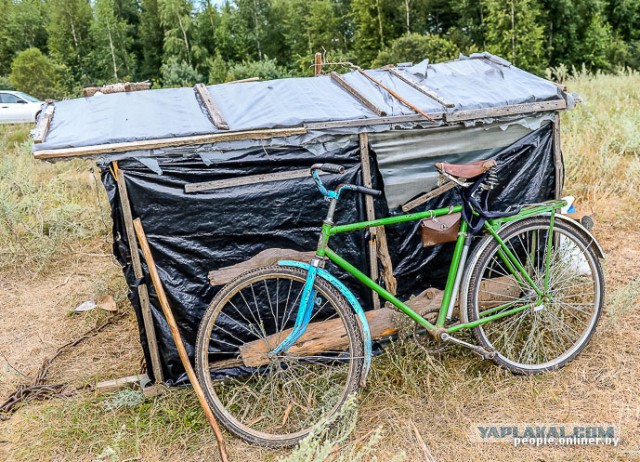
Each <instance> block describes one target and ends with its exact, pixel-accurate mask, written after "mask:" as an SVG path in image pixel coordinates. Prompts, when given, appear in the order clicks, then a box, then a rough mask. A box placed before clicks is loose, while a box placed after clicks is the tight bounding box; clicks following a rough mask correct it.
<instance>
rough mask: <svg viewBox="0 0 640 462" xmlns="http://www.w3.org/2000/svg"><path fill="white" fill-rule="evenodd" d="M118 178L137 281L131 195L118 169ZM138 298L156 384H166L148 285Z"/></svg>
mask: <svg viewBox="0 0 640 462" xmlns="http://www.w3.org/2000/svg"><path fill="white" fill-rule="evenodd" d="M117 172H118V174H117V175H118V177H117V178H116V180H117V183H118V193H119V194H120V204H121V205H122V216H123V218H124V227H125V231H126V233H127V241H129V252H130V253H131V266H133V272H134V274H135V276H136V279H140V278H141V277H142V276H143V273H142V264H141V263H140V255H139V254H138V243H137V241H136V233H135V231H134V229H133V217H132V215H131V203H130V202H129V193H128V192H127V185H126V184H125V182H124V172H123V171H122V170H120V169H117ZM138 298H139V299H140V311H142V321H143V324H144V330H145V332H146V334H147V345H148V346H149V355H150V356H151V370H152V371H153V376H154V378H155V381H156V383H162V382H164V374H163V373H162V364H161V362H160V353H159V352H158V340H157V339H156V331H155V328H154V326H153V315H152V314H151V306H150V303H149V291H148V289H147V285H146V284H145V283H142V284H140V285H139V286H138Z"/></svg>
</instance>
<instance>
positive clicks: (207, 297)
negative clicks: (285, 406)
mask: <svg viewBox="0 0 640 462" xmlns="http://www.w3.org/2000/svg"><path fill="white" fill-rule="evenodd" d="M373 156H374V157H375V154H374V155H373ZM494 158H495V159H496V160H497V161H498V165H499V172H498V178H499V180H500V184H499V186H498V187H497V188H496V189H495V190H494V191H493V193H492V200H491V201H490V203H491V204H492V209H494V210H500V209H504V208H506V207H507V206H509V205H513V204H522V203H532V202H539V201H542V200H546V199H549V198H552V197H553V194H554V188H555V180H556V179H555V169H554V156H553V143H552V124H548V125H546V126H544V127H542V128H540V129H538V130H536V131H534V132H532V133H531V134H529V135H527V136H526V137H524V138H522V139H521V140H519V141H518V142H516V143H514V144H513V145H511V146H509V147H508V148H506V149H504V150H503V151H502V152H500V153H499V154H498V155H497V156H494ZM158 160H159V164H160V167H161V169H162V171H163V174H162V175H157V174H155V173H153V172H152V171H151V170H149V169H148V168H146V167H144V166H143V165H142V164H141V163H139V162H137V161H135V160H126V161H120V162H119V168H120V169H121V170H123V171H124V172H125V178H126V186H127V189H128V192H129V198H130V202H131V207H132V213H133V216H134V217H140V219H141V220H142V224H143V227H144V229H145V232H146V234H147V237H148V240H149V244H150V246H151V250H152V252H153V255H154V258H155V260H156V265H157V267H158V272H159V274H160V277H161V279H162V281H163V283H164V285H165V289H166V292H167V295H168V297H169V302H170V304H171V307H172V309H173V312H174V315H175V318H176V321H177V323H178V326H179V328H180V332H181V334H182V336H183V339H184V341H185V344H186V348H187V352H188V353H189V355H190V357H191V358H193V354H194V345H195V341H196V335H197V331H198V325H199V322H200V319H201V317H202V315H203V313H204V311H205V309H206V307H207V305H208V303H209V302H210V301H211V299H212V298H213V296H214V295H215V293H216V291H217V290H219V287H212V286H211V285H210V284H209V280H208V277H207V276H208V273H209V271H210V270H212V269H217V268H222V267H226V266H230V265H233V264H236V263H240V262H242V261H245V260H247V259H249V258H251V257H253V256H254V255H256V254H257V253H259V252H261V251H262V250H265V249H268V248H274V247H278V248H291V249H295V250H301V251H309V250H313V249H314V248H315V246H316V244H317V239H318V236H319V232H320V226H321V223H322V220H323V219H324V216H325V214H326V210H327V204H326V202H323V199H322V196H321V195H320V193H319V192H318V190H317V188H316V187H315V185H314V183H313V181H312V180H311V178H301V179H295V180H287V181H279V182H268V183H258V184H253V185H247V186H240V187H234V188H228V189H221V190H215V191H210V192H203V193H197V194H186V193H185V192H184V185H185V184H187V183H197V182H203V181H212V180H220V179H228V178H234V177H239V176H246V175H255V174H261V173H270V172H279V171H288V170H295V169H300V168H308V167H309V166H311V165H312V164H313V163H316V162H332V163H337V164H341V165H344V166H346V167H348V169H347V171H346V173H345V174H344V175H327V176H323V177H322V178H323V180H324V181H325V182H326V183H328V185H329V186H332V187H335V185H337V184H338V183H343V182H349V183H355V184H361V182H360V178H361V171H360V164H359V150H358V146H357V144H353V145H351V146H349V147H348V148H346V149H343V150H339V151H334V152H327V153H325V154H323V155H322V156H316V155H314V154H312V153H310V152H309V151H307V150H305V149H302V148H291V149H284V150H283V149H280V150H277V151H274V150H272V151H266V150H264V149H261V150H257V151H254V152H250V153H247V154H243V155H241V156H236V157H233V158H231V157H230V158H229V159H228V160H225V161H221V162H215V163H213V164H211V165H209V166H206V165H205V164H204V163H203V162H202V161H200V160H199V159H185V158H174V159H170V158H164V159H162V158H161V159H158ZM102 167H103V172H102V180H103V183H104V185H105V188H106V190H107V192H108V196H109V200H110V202H111V207H112V218H113V223H114V229H113V234H114V254H115V256H116V258H117V259H118V261H119V262H120V263H121V264H122V266H123V268H124V274H125V278H126V280H127V283H128V285H129V287H130V288H131V289H132V290H131V292H130V294H129V296H130V299H131V302H132V304H133V307H134V309H135V311H136V315H137V318H138V324H139V329H140V337H141V343H142V346H143V350H144V353H145V358H146V360H147V364H151V363H150V357H149V351H148V346H147V340H146V335H145V329H144V325H143V323H142V316H141V311H140V303H139V300H138V296H137V291H136V290H134V289H135V287H136V284H137V283H138V282H137V281H136V279H135V276H134V273H133V269H132V267H131V259H130V254H129V247H128V243H127V241H126V232H125V228H124V223H123V220H122V210H121V206H120V200H119V197H118V192H117V186H116V183H115V181H114V179H113V177H112V175H111V174H110V172H109V169H108V168H105V167H107V166H106V165H102ZM373 171H374V172H378V170H377V168H376V165H375V161H374V165H373ZM373 186H374V187H376V188H382V178H381V176H380V175H379V173H378V174H376V175H375V178H374V185H373ZM457 203H459V197H458V195H457V193H456V192H455V191H450V192H448V193H446V194H444V195H442V196H440V197H438V198H436V199H434V200H433V201H431V202H429V203H427V204H425V205H423V206H421V207H419V208H417V209H415V210H413V211H419V210H426V209H428V208H436V207H441V206H448V205H451V204H457ZM375 204H376V207H375V208H376V216H377V217H381V216H385V215H389V214H391V215H394V214H400V213H401V211H400V209H394V210H391V211H389V210H388V208H387V206H386V201H385V200H384V199H377V200H376V201H375ZM364 219H365V207H364V198H363V196H361V195H359V194H354V193H349V192H347V193H344V195H343V196H342V198H341V200H340V202H339V205H338V209H337V213H336V222H337V223H347V222H355V221H362V220H364ZM418 226H419V223H418V222H414V223H405V224H400V225H393V226H389V227H387V239H388V242H389V248H390V253H391V258H392V261H393V264H394V274H395V276H396V277H397V279H398V294H399V297H400V298H401V299H406V298H408V297H409V296H411V295H415V294H417V293H419V292H421V291H423V290H425V289H426V288H428V287H439V288H442V287H443V286H444V283H445V281H446V277H447V271H448V267H449V262H450V260H451V255H452V252H453V245H452V244H447V245H443V246H437V247H433V248H427V249H424V248H422V245H421V242H420V237H419V232H418ZM330 245H331V247H332V248H333V249H334V250H336V251H337V252H338V253H340V254H341V255H342V256H344V257H345V258H346V259H347V260H349V261H350V262H352V263H353V264H354V265H355V266H357V267H358V268H360V269H362V270H364V271H365V272H366V273H368V272H369V271H368V268H369V262H368V261H367V257H366V255H367V251H366V249H367V246H366V236H365V232H362V231H360V232H354V233H348V234H340V235H337V236H335V237H333V238H332V239H331V243H330ZM142 261H143V262H144V258H142ZM143 269H144V272H145V282H146V283H147V285H148V286H149V292H150V299H151V305H152V307H151V309H152V313H153V318H154V324H155V327H156V333H157V338H158V346H159V350H160V357H161V360H162V363H163V364H162V367H163V371H164V375H165V381H166V382H167V383H168V384H180V383H184V382H185V381H186V375H185V374H184V368H183V367H182V364H181V362H180V358H179V356H178V353H177V350H176V349H175V346H174V343H173V339H172V337H171V333H170V331H169V328H168V325H167V323H166V321H165V319H164V316H163V314H162V312H161V310H160V308H159V304H158V301H157V297H156V294H155V291H154V289H153V286H152V284H151V281H150V279H149V277H148V272H147V269H146V267H145V266H144V263H143ZM328 269H329V271H331V272H333V273H334V274H336V275H337V276H339V277H340V278H341V279H342V280H343V282H345V284H347V286H348V287H349V288H350V289H351V290H353V291H354V293H355V294H356V296H357V297H358V298H359V299H360V301H361V303H362V305H363V307H364V308H365V309H367V308H368V307H370V306H371V293H370V291H368V290H365V289H364V288H363V286H361V285H360V284H358V283H357V282H356V281H355V280H354V279H353V278H351V277H350V276H348V275H345V274H344V273H343V272H342V271H333V270H334V268H332V265H328ZM152 372H153V371H152V370H151V368H149V370H148V373H149V375H150V377H151V378H152V379H153V377H152Z"/></svg>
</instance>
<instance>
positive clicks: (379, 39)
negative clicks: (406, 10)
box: [352, 0, 405, 66]
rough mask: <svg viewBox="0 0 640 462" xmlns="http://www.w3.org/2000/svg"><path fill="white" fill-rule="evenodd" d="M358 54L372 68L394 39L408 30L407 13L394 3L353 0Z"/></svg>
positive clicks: (356, 52) (384, 0)
mask: <svg viewBox="0 0 640 462" xmlns="http://www.w3.org/2000/svg"><path fill="white" fill-rule="evenodd" d="M352 9H353V17H354V27H355V50H354V51H355V54H356V57H357V61H358V63H359V64H360V65H362V66H368V65H369V64H370V63H371V62H372V61H373V60H374V59H375V58H376V56H377V55H378V52H379V51H380V50H382V49H383V48H384V47H385V46H387V45H388V44H389V43H390V42H391V41H392V40H393V39H394V38H396V37H399V36H400V35H401V34H402V33H403V31H404V24H405V23H404V14H403V11H402V9H400V8H398V3H397V2H396V1H392V0H353V3H352Z"/></svg>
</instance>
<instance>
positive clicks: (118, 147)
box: [33, 127, 307, 159]
mask: <svg viewBox="0 0 640 462" xmlns="http://www.w3.org/2000/svg"><path fill="white" fill-rule="evenodd" d="M305 133H307V129H306V128H304V127H294V128H279V129H269V130H246V131H241V132H230V133H213V134H210V135H195V136H183V137H176V138H159V139H154V140H142V141H126V142H124V143H111V144H100V145H95V146H82V147H78V148H62V149H50V150H43V151H36V152H35V153H34V155H33V157H34V158H36V159H59V158H65V157H83V156H98V155H102V154H115V153H118V152H128V151H135V150H140V149H160V148H172V147H179V146H197V145H202V144H213V143H219V142H221V141H238V140H264V139H268V138H280V137H283V138H284V137H287V136H294V135H304V134H305Z"/></svg>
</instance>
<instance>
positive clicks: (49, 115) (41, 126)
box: [33, 104, 55, 144]
mask: <svg viewBox="0 0 640 462" xmlns="http://www.w3.org/2000/svg"><path fill="white" fill-rule="evenodd" d="M54 110H55V106H54V105H53V104H48V105H47V107H46V108H45V110H44V113H43V114H42V115H41V116H40V119H39V120H38V125H37V126H36V129H35V131H34V133H33V142H34V143H36V144H39V143H44V140H45V139H46V138H47V134H48V133H49V127H50V126H51V119H53V111H54Z"/></svg>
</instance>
